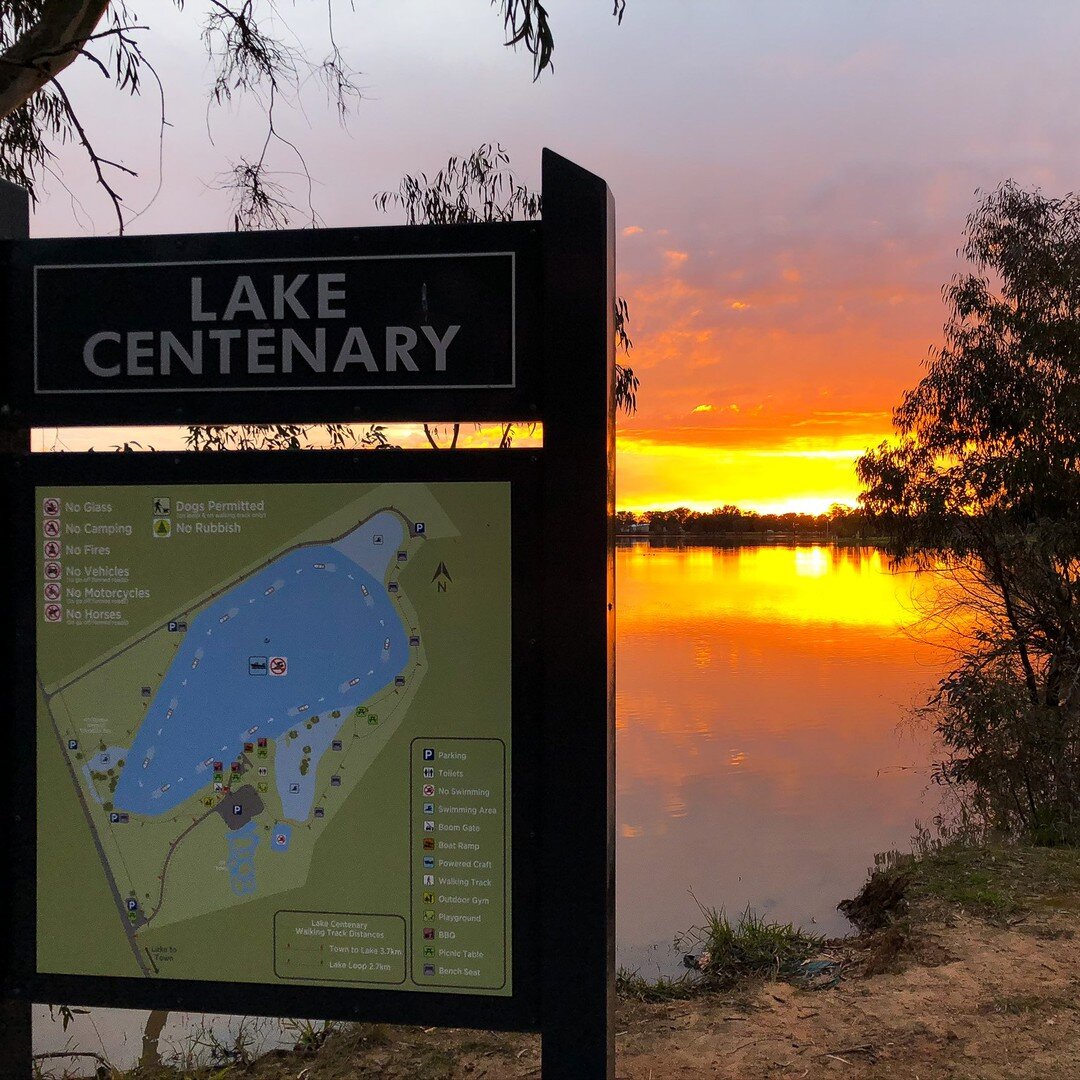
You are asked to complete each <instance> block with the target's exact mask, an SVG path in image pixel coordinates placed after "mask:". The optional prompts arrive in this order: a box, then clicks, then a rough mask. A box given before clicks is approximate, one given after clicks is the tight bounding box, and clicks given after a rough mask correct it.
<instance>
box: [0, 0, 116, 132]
mask: <svg viewBox="0 0 1080 1080" xmlns="http://www.w3.org/2000/svg"><path fill="white" fill-rule="evenodd" d="M108 6H109V0H44V3H43V4H42V6H41V17H40V18H39V19H38V21H37V22H36V23H35V24H34V25H33V26H32V27H30V29H29V30H27V31H25V32H24V33H23V34H22V35H21V36H20V37H19V38H18V40H17V41H15V43H14V44H13V45H12V46H11V47H10V48H9V49H8V50H7V51H6V52H5V53H4V54H3V56H0V120H3V119H4V117H6V116H7V115H8V114H9V113H12V112H14V111H15V110H16V109H17V108H18V107H19V106H20V105H22V104H23V103H24V102H26V101H27V100H29V98H30V97H31V96H32V95H33V94H34V93H35V92H36V91H38V90H40V89H41V88H42V87H43V86H44V85H45V84H46V83H47V82H48V81H49V80H50V79H52V78H54V77H55V76H56V75H59V74H60V72H61V71H63V70H64V68H66V67H67V66H68V64H70V63H71V61H72V60H74V59H75V57H76V56H78V55H79V52H80V51H81V49H82V47H83V46H84V45H85V44H86V41H87V39H88V38H89V37H90V35H91V34H93V32H94V27H96V26H97V24H98V23H99V22H100V21H101V17H102V15H104V14H105V11H106V9H107V8H108Z"/></svg>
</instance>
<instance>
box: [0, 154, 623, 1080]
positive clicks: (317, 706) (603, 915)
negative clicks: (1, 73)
mask: <svg viewBox="0 0 1080 1080" xmlns="http://www.w3.org/2000/svg"><path fill="white" fill-rule="evenodd" d="M9 195H10V193H9V192H6V191H5V190H4V189H0V224H3V223H4V222H9V224H8V228H9V231H11V232H15V233H17V232H18V225H19V221H20V220H21V221H25V218H19V206H18V201H17V200H14V201H13V202H12V205H11V207H10V208H5V207H6V205H7V204H5V203H4V202H3V199H5V198H8V196H9ZM543 195H544V219H543V221H542V222H525V223H500V224H494V225H482V226H481V225H477V226H414V227H406V228H390V229H363V230H355V229H353V230H323V231H317V232H304V233H275V234H241V235H236V234H220V235H219V234H210V235H202V236H177V237H142V238H126V237H125V238H120V239H115V238H114V239H96V238H88V239H84V240H42V241H29V240H27V239H25V226H24V228H23V233H22V236H21V237H20V236H15V237H14V238H13V239H10V240H7V241H3V242H2V243H0V304H2V305H3V311H4V314H5V321H4V326H5V336H4V340H3V342H2V347H3V348H4V350H5V351H6V353H7V356H8V363H7V364H6V365H5V366H4V370H5V375H4V379H5V382H4V385H3V387H2V400H0V408H2V410H3V411H2V414H0V415H2V417H3V422H4V425H5V430H6V434H5V437H6V438H7V439H8V440H9V441H8V446H9V447H10V448H11V449H10V450H9V453H8V457H7V466H8V467H7V469H6V472H7V473H8V476H9V483H8V493H7V494H8V518H7V520H8V521H9V522H11V523H12V529H11V530H9V533H8V537H9V538H8V540H6V543H8V544H9V545H11V547H10V550H9V551H8V552H7V553H8V556H9V565H21V566H25V567H28V568H29V567H33V570H32V572H27V573H25V574H20V575H12V576H11V579H10V582H9V588H10V590H11V594H12V595H11V610H13V611H15V613H16V617H15V624H14V628H13V630H12V637H11V640H10V650H11V652H12V655H14V656H16V658H17V660H18V664H17V670H18V671H19V673H20V675H19V682H18V686H17V688H16V700H15V707H14V709H13V716H14V718H15V719H14V721H13V722H14V724H15V725H16V728H17V732H16V738H15V740H14V750H13V757H12V767H13V775H14V779H13V781H12V784H11V785H10V788H9V792H10V798H11V799H12V806H11V814H10V815H9V820H11V821H13V822H14V827H13V836H12V838H11V843H10V844H9V845H8V847H7V850H8V852H9V860H10V865H9V867H8V869H9V881H10V882H11V883H12V887H13V891H14V896H15V932H14V933H13V934H12V935H11V942H12V945H11V947H12V949H13V955H12V957H11V962H10V963H9V964H8V965H6V975H5V982H4V994H5V1000H6V1001H7V1002H9V1003H12V1004H10V1008H11V1009H13V1010H15V1011H13V1012H12V1013H11V1015H12V1017H13V1018H14V1019H15V1020H17V1019H18V1017H20V1016H21V1017H24V1018H25V1017H26V1015H27V1008H26V1004H25V1003H26V1002H29V1001H43V1002H61V1001H62V1002H64V1003H69V1004H79V1005H92V1006H93V1005H98V1006H106V1005H112V1006H121V1007H128V1008H150V1009H185V1010H196V1011H203V1012H214V1011H222V1012H228V1011H236V1010H237V1009H238V1008H240V1009H243V1010H244V1011H247V1012H250V1013H257V1014H264V1015H297V1014H303V1015H309V1016H322V1017H326V1018H341V1019H357V1020H368V1021H381V1022H403V1023H415V1024H424V1025H435V1024H447V1025H453V1026H472V1027H487V1028H494V1029H502V1030H531V1031H539V1032H541V1035H542V1045H543V1067H544V1075H545V1077H547V1078H549V1080H569V1078H571V1077H597V1078H601V1080H611V1078H612V1077H613V1076H614V1044H613V1028H612V1013H613V1006H614V828H613V827H614V820H613V809H614V788H613V784H614V723H613V684H614V656H613V644H614V639H613V619H614V615H613V604H614V582H613V561H612V521H613V510H614V503H613V497H614V485H613V479H614V468H613V466H614V442H613V419H614V403H613V365H614V327H613V302H614V295H613V283H614V259H613V250H614V248H613V237H614V208H613V202H612V199H611V195H610V193H609V191H608V189H607V185H606V184H605V183H604V182H603V181H602V180H600V179H599V178H598V177H595V176H593V175H591V174H589V173H587V172H585V171H584V170H583V169H580V168H579V167H578V166H576V165H574V164H572V163H571V162H568V161H566V160H565V159H563V158H560V157H559V156H558V155H556V154H553V153H551V152H550V151H545V152H544V159H543ZM9 201H10V200H9ZM12 221H13V222H14V225H12V224H11V222H12ZM510 418H513V419H515V420H522V421H529V422H537V423H538V424H542V425H543V448H542V449H525V450H506V449H503V450H490V451H487V450H485V451H467V450H455V451H441V452H426V453H418V452H414V451H381V452H379V453H370V452H366V451H365V452H351V451H329V452H319V451H315V452H311V453H305V454H296V455H292V454H281V453H276V454H275V453H271V452H266V451H254V452H236V453H230V454H225V455H218V454H194V453H181V454H174V453H159V454H120V455H100V454H95V455H83V454H63V455H59V454H58V455H30V454H29V453H28V450H29V443H28V439H27V438H26V432H27V431H28V429H29V428H31V427H34V426H40V427H45V426H60V425H77V426H79V425H88V426H93V425H100V424H105V423H110V424H112V423H119V422H126V423H139V424H163V423H174V424H176V423H179V424H192V425H201V424H208V423H262V422H269V423H308V422H312V421H326V422H342V421H351V420H356V419H364V420H372V421H373V420H379V421H389V422H395V421H418V420H423V421H431V422H443V421H446V422H451V421H452V422H474V423H478V424H481V423H484V422H494V421H499V420H507V419H510ZM222 868H224V869H222ZM72 875H76V876H78V877H79V879H80V880H82V881H84V882H85V888H84V889H82V890H80V894H79V896H78V898H75V897H73V896H72V894H71V890H70V889H69V888H67V886H66V882H67V881H69V880H70V879H71V876H72ZM91 943H92V946H91ZM207 943H212V946H208V944H207ZM25 1034H26V1037H25V1039H23V1041H22V1042H18V1045H17V1046H15V1043H13V1041H12V1040H10V1039H8V1040H6V1046H7V1047H8V1048H12V1047H14V1048H13V1049H11V1053H12V1054H14V1055H16V1056H17V1057H20V1062H19V1063H18V1064H17V1067H16V1065H12V1067H11V1069H10V1070H9V1071H11V1073H12V1075H18V1073H19V1072H20V1071H25V1064H26V1061H25V1059H26V1056H27V1055H28V1053H29V1031H28V1027H27V1029H26V1033H25Z"/></svg>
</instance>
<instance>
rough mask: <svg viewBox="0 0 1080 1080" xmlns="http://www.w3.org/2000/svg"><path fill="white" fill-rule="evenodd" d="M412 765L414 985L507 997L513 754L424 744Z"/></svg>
mask: <svg viewBox="0 0 1080 1080" xmlns="http://www.w3.org/2000/svg"><path fill="white" fill-rule="evenodd" d="M411 762H412V768H411V770H410V774H411V775H410V792H411V794H410V806H411V809H412V815H411V817H412V829H411V835H412V935H413V938H414V940H413V942H412V946H413V947H412V969H413V970H412V978H413V981H414V982H416V983H417V984H419V985H421V986H437V987H446V988H451V987H453V988H456V989H487V990H498V989H501V988H503V987H504V986H505V985H506V981H507V971H508V970H509V951H510V950H509V942H510V925H509V923H510V919H509V914H510V912H509V904H508V903H507V883H508V880H509V875H508V865H507V861H508V854H509V853H508V850H507V842H506V840H507V825H506V818H507V783H506V747H505V745H504V743H503V742H502V740H501V739H455V738H449V739H447V738H443V739H438V738H432V737H427V738H420V739H416V740H414V741H413V744H412V751H411ZM431 762H434V765H432V764H430V763H431ZM432 768H433V769H434V782H433V783H426V782H425V781H424V776H425V775H426V774H427V773H428V771H429V770H431V769H432ZM431 840H433V841H434V844H433V846H432V845H430V844H429V841H431ZM429 930H434V934H433V935H429V933H428V931H429ZM432 941H433V942H434V945H433V946H432V945H431V944H430V943H431V942H432ZM425 942H426V943H428V944H427V947H429V948H433V949H434V955H431V954H428V955H425V953H424V948H425Z"/></svg>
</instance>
